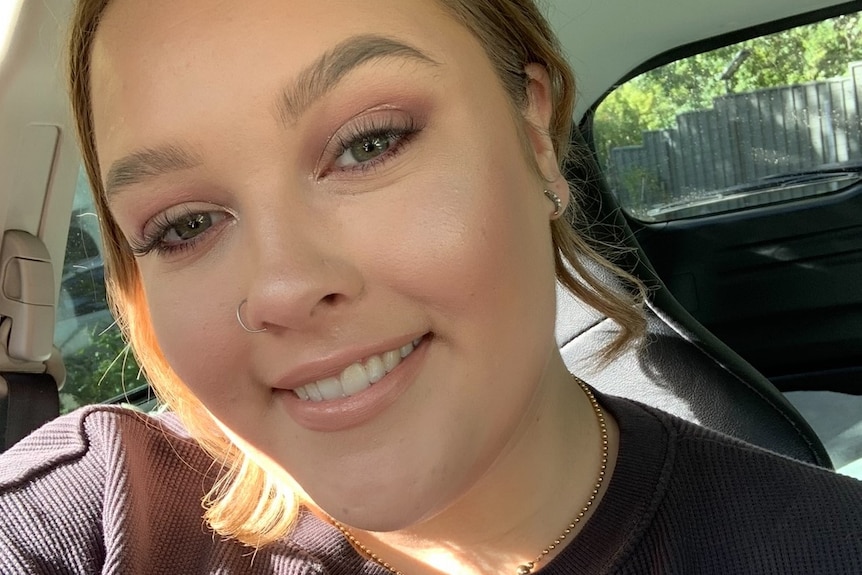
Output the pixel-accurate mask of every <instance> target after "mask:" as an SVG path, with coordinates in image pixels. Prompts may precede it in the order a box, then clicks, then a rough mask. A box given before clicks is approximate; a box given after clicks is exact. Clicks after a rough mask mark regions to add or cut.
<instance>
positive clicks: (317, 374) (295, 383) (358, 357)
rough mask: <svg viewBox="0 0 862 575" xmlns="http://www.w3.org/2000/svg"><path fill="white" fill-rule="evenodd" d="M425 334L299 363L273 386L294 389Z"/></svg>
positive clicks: (369, 345)
mask: <svg viewBox="0 0 862 575" xmlns="http://www.w3.org/2000/svg"><path fill="white" fill-rule="evenodd" d="M424 335H425V333H417V334H413V335H410V336H403V335H402V336H398V337H396V338H392V339H390V340H385V341H382V342H377V343H373V344H367V345H363V346H356V347H350V348H346V349H341V350H339V351H337V352H335V353H332V354H330V355H328V356H326V357H322V358H319V359H315V360H312V361H308V362H305V363H302V364H299V365H297V366H296V367H294V368H292V369H290V370H289V371H288V372H287V373H285V374H283V375H282V376H281V377H279V378H278V379H277V380H276V382H275V383H274V384H273V385H272V387H273V389H284V390H293V389H297V388H299V387H302V386H303V385H308V384H309V383H314V382H315V381H320V380H321V379H326V378H327V377H334V376H336V375H338V374H340V373H341V372H342V371H344V370H345V369H346V368H347V367H348V366H351V365H353V364H354V363H357V362H360V361H362V360H364V359H366V358H368V357H371V356H372V355H379V354H382V353H385V352H387V351H393V350H397V349H399V348H401V347H404V346H405V345H407V344H408V343H412V342H413V341H415V340H416V339H419V338H421V337H423V336H424Z"/></svg>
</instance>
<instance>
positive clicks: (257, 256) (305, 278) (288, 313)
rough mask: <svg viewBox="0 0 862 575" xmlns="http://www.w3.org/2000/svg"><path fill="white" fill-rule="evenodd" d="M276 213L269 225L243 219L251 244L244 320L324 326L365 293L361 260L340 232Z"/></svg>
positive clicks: (257, 325)
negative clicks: (301, 223)
mask: <svg viewBox="0 0 862 575" xmlns="http://www.w3.org/2000/svg"><path fill="white" fill-rule="evenodd" d="M277 219H279V220H280V221H277V222H275V223H274V225H271V226H266V225H254V226H253V225H251V222H249V221H241V222H240V226H241V227H243V228H245V229H243V230H241V231H242V234H243V236H244V241H243V244H244V245H246V246H248V247H247V248H246V249H247V251H248V253H247V257H244V258H243V261H244V262H245V264H244V266H245V267H246V274H245V276H246V277H247V278H248V281H247V282H246V285H247V291H246V293H244V294H243V298H244V299H245V300H246V303H245V305H243V306H242V310H241V311H242V319H243V322H244V323H245V325H246V326H248V327H249V328H252V329H266V330H267V331H269V332H274V331H279V330H285V329H288V330H299V331H301V330H311V329H325V328H326V327H328V326H331V325H332V324H333V323H334V322H335V321H337V318H338V316H339V313H340V312H342V311H345V310H347V308H349V307H350V306H351V304H352V303H354V302H355V301H356V300H358V298H359V297H360V295H361V294H362V292H363V289H364V280H363V276H362V274H361V273H360V269H359V266H358V265H357V262H356V261H355V259H354V258H353V257H351V254H350V251H349V250H348V249H345V246H344V242H342V241H341V240H340V238H339V234H332V233H327V230H326V229H325V227H322V226H293V225H291V224H289V223H287V222H285V221H284V219H283V218H277ZM259 221H260V220H259Z"/></svg>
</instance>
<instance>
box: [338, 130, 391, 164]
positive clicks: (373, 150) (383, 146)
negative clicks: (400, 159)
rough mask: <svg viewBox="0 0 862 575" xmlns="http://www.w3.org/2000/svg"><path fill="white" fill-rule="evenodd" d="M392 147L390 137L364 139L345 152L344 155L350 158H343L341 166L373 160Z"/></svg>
mask: <svg viewBox="0 0 862 575" xmlns="http://www.w3.org/2000/svg"><path fill="white" fill-rule="evenodd" d="M391 146H392V137H391V136H373V137H366V138H363V139H362V140H359V141H357V142H355V143H353V144H352V145H351V146H350V147H349V148H347V149H346V150H345V155H348V154H349V155H350V158H343V160H344V161H343V163H342V165H350V164H354V163H356V164H361V163H364V162H368V161H370V160H373V159H374V158H376V157H377V156H380V155H381V154H383V153H385V152H386V151H387V150H388V149H389V148H390V147H391Z"/></svg>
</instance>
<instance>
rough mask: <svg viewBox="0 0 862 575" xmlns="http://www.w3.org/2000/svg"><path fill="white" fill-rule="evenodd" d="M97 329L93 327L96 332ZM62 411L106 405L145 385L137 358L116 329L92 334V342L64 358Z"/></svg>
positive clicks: (61, 393) (113, 327)
mask: <svg viewBox="0 0 862 575" xmlns="http://www.w3.org/2000/svg"><path fill="white" fill-rule="evenodd" d="M97 327H98V326H94V328H93V329H94V331H95V329H97ZM63 360H64V363H65V365H66V384H65V386H64V387H63V389H62V390H61V392H60V396H61V401H62V408H63V411H64V412H65V411H69V410H72V409H74V408H76V407H80V406H82V405H88V404H91V403H99V402H103V401H105V400H107V399H111V398H113V397H117V396H119V395H121V394H124V393H125V392H126V391H130V390H132V389H135V388H136V387H140V386H141V385H143V384H145V383H146V381H145V380H144V379H143V376H142V375H141V373H140V368H139V367H138V364H137V362H136V361H135V358H134V356H133V355H132V353H131V352H130V351H128V347H127V345H126V343H125V342H124V341H123V338H122V336H121V335H120V330H119V329H117V327H116V326H111V327H110V328H109V329H108V330H106V331H104V332H103V333H102V332H100V333H92V334H91V343H90V344H89V345H86V346H84V347H81V348H80V349H78V350H77V351H75V352H74V353H71V354H69V355H67V356H65V357H64V358H63Z"/></svg>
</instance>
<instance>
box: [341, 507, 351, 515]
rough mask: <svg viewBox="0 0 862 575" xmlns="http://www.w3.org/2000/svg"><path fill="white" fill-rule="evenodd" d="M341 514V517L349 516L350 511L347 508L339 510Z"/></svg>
mask: <svg viewBox="0 0 862 575" xmlns="http://www.w3.org/2000/svg"><path fill="white" fill-rule="evenodd" d="M341 514H342V515H350V509H348V508H347V507H342V508H341Z"/></svg>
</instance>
